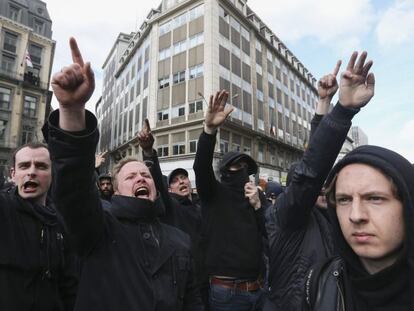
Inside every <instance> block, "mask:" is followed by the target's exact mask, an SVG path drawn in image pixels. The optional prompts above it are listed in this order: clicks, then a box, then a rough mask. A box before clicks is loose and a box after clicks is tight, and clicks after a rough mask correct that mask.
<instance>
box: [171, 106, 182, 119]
mask: <svg viewBox="0 0 414 311" xmlns="http://www.w3.org/2000/svg"><path fill="white" fill-rule="evenodd" d="M183 115H185V106H179V107H172V109H171V118H177V117H181V116H183Z"/></svg>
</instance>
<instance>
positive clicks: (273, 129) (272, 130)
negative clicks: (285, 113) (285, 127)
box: [270, 121, 276, 136]
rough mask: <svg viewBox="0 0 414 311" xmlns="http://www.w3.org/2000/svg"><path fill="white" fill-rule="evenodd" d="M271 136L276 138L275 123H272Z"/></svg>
mask: <svg viewBox="0 0 414 311" xmlns="http://www.w3.org/2000/svg"><path fill="white" fill-rule="evenodd" d="M270 135H273V136H276V126H275V124H274V123H273V121H272V123H271V125H270Z"/></svg>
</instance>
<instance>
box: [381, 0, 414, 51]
mask: <svg viewBox="0 0 414 311" xmlns="http://www.w3.org/2000/svg"><path fill="white" fill-rule="evenodd" d="M376 36H377V40H378V43H379V44H380V46H382V47H384V48H387V49H391V48H396V47H397V46H399V45H402V44H403V43H406V42H410V41H412V40H413V39H414V1H412V0H397V1H395V3H394V5H393V6H392V7H390V8H389V9H387V10H386V12H385V13H384V14H383V15H382V16H381V18H380V20H379V22H378V25H377V28H376Z"/></svg>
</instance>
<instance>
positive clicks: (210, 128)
mask: <svg viewBox="0 0 414 311" xmlns="http://www.w3.org/2000/svg"><path fill="white" fill-rule="evenodd" d="M204 132H205V133H206V134H209V135H214V134H216V133H217V127H214V126H208V125H207V124H206V123H205V122H204Z"/></svg>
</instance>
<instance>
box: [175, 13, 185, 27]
mask: <svg viewBox="0 0 414 311" xmlns="http://www.w3.org/2000/svg"><path fill="white" fill-rule="evenodd" d="M185 23H187V13H184V14H181V15H179V16H177V17H176V18H174V28H178V27H180V26H181V25H184V24H185Z"/></svg>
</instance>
